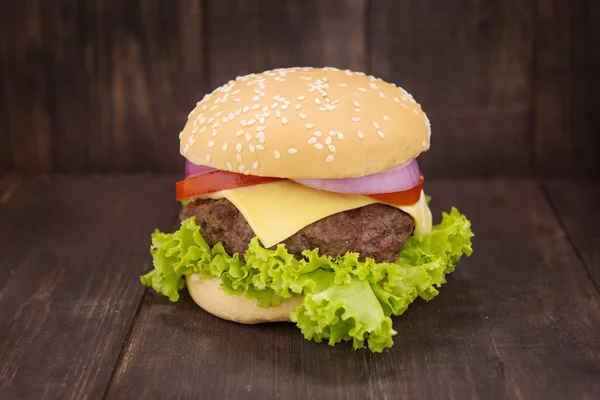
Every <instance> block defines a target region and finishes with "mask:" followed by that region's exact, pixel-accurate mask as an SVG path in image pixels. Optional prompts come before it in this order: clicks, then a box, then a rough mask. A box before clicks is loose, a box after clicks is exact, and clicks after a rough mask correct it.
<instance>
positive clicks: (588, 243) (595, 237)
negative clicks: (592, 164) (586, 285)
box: [544, 179, 600, 291]
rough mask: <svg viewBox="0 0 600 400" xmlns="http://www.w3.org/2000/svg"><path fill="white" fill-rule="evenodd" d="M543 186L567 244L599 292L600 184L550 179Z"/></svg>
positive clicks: (587, 181)
mask: <svg viewBox="0 0 600 400" xmlns="http://www.w3.org/2000/svg"><path fill="white" fill-rule="evenodd" d="M544 187H545V189H546V191H547V193H548V195H549V196H550V201H551V202H552V203H553V205H554V208H555V210H556V213H557V214H558V215H559V218H560V220H561V222H562V223H563V224H564V227H565V230H566V232H567V235H568V236H569V238H570V241H571V244H572V245H573V246H574V247H575V249H577V253H578V254H579V256H580V257H581V259H582V261H583V264H584V265H585V267H586V268H587V270H588V273H589V274H590V277H591V279H592V280H593V281H594V284H595V285H596V289H598V290H599V291H600V208H599V206H600V181H599V180H581V179H579V180H572V179H569V180H553V181H549V182H546V183H545V185H544Z"/></svg>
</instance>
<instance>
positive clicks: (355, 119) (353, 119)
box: [352, 117, 360, 122]
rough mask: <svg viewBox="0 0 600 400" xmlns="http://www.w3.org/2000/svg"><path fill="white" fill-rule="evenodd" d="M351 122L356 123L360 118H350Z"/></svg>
mask: <svg viewBox="0 0 600 400" xmlns="http://www.w3.org/2000/svg"><path fill="white" fill-rule="evenodd" d="M352 121H354V122H358V121H360V118H358V117H352Z"/></svg>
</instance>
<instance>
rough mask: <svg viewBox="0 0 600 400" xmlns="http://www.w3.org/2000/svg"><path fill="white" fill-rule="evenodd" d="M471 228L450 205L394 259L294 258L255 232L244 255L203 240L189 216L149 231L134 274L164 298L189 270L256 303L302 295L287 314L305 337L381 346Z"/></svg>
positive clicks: (427, 293)
mask: <svg viewBox="0 0 600 400" xmlns="http://www.w3.org/2000/svg"><path fill="white" fill-rule="evenodd" d="M472 236H473V233H472V231H471V224H470V222H469V221H468V220H467V219H466V217H465V216H464V215H462V214H460V213H459V212H458V210H457V209H456V208H452V210H451V211H450V213H442V221H441V222H440V224H438V225H435V226H434V227H433V229H432V230H431V232H429V233H427V234H425V235H421V236H411V237H409V238H408V240H407V241H406V243H405V245H404V247H403V249H402V251H401V253H400V255H399V257H398V259H397V260H396V261H395V262H393V263H376V262H375V261H374V260H372V259H366V260H365V261H360V260H359V255H358V254H357V253H346V254H344V255H340V256H337V257H325V256H319V254H318V249H314V250H306V251H304V252H303V253H302V254H303V255H304V258H303V259H301V260H298V259H296V258H295V257H294V256H293V255H291V254H290V253H288V252H287V250H286V249H285V246H284V245H282V244H280V245H278V246H277V248H276V249H266V248H264V247H262V246H261V244H260V242H259V240H258V239H257V238H254V239H252V241H251V242H250V244H249V246H248V250H247V251H246V253H245V254H244V259H245V261H246V262H244V261H242V260H241V259H240V257H239V254H237V253H236V254H233V255H229V254H227V252H226V251H225V249H224V248H223V246H222V245H221V244H220V243H218V244H216V245H215V246H213V247H211V246H209V245H208V244H207V243H206V241H205V240H204V239H203V238H202V235H201V234H200V228H199V227H198V226H197V225H196V223H195V221H194V218H193V217H192V218H189V219H187V220H185V221H183V222H182V223H181V228H180V229H179V230H178V231H176V232H174V233H162V232H159V231H156V232H154V233H153V234H152V246H151V250H150V252H151V254H152V258H153V264H154V269H153V270H152V271H150V272H149V273H147V274H146V275H143V276H142V277H141V281H142V283H143V284H144V285H146V286H148V287H151V288H153V289H154V290H156V291H157V292H159V293H161V294H163V295H165V296H167V297H168V298H169V300H171V301H177V300H178V299H179V292H180V291H181V290H182V289H183V288H184V287H185V275H187V274H192V273H197V274H202V275H203V276H205V277H218V278H220V279H221V281H222V288H223V290H225V291H226V292H227V293H230V294H236V293H239V294H243V295H244V296H245V297H246V298H248V299H255V300H256V301H257V304H258V305H259V306H260V307H272V306H277V305H279V304H281V302H283V301H285V300H286V299H289V298H291V297H293V296H300V295H302V296H304V298H303V302H302V305H300V306H299V307H298V308H297V309H296V310H295V311H293V312H292V313H291V315H290V319H291V320H292V321H293V322H295V323H296V325H297V326H298V328H300V329H301V331H302V333H303V335H304V337H305V338H307V339H309V340H310V339H312V340H315V341H317V342H320V341H322V340H326V341H327V342H328V343H329V344H330V345H335V344H336V343H338V342H340V341H342V340H351V341H352V343H353V346H354V348H355V349H358V348H362V347H364V346H365V343H366V344H367V345H368V347H369V349H370V350H371V351H374V352H380V351H382V350H383V349H385V348H387V347H390V346H392V343H393V342H392V336H393V335H395V334H396V332H395V331H394V330H393V328H392V320H391V318H390V316H391V315H400V314H402V313H403V312H404V311H405V310H406V309H407V307H408V306H409V305H410V303H412V302H413V300H414V299H415V298H416V297H417V296H419V297H421V298H423V299H425V300H427V301H429V300H431V299H432V298H433V297H435V296H436V295H437V294H438V289H439V287H440V286H441V285H442V284H444V283H445V282H446V279H445V276H446V275H447V274H449V273H450V272H452V271H454V268H455V266H456V263H457V262H458V260H459V259H460V258H461V256H462V255H463V254H464V255H467V256H469V255H471V253H472V248H471V237H472Z"/></svg>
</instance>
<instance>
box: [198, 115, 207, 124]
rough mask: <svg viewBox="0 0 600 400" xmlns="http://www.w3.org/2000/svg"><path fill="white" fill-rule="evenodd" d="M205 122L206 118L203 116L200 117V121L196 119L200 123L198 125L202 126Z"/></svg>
mask: <svg viewBox="0 0 600 400" xmlns="http://www.w3.org/2000/svg"><path fill="white" fill-rule="evenodd" d="M205 121H206V117H205V116H204V115H203V116H201V117H200V119H198V122H199V123H200V125H202V124H203V123H204V122H205Z"/></svg>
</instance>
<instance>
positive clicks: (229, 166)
mask: <svg viewBox="0 0 600 400" xmlns="http://www.w3.org/2000/svg"><path fill="white" fill-rule="evenodd" d="M225 167H227V170H228V171H231V170H232V169H233V168H232V166H231V163H230V162H229V161H227V163H226V164H225Z"/></svg>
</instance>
